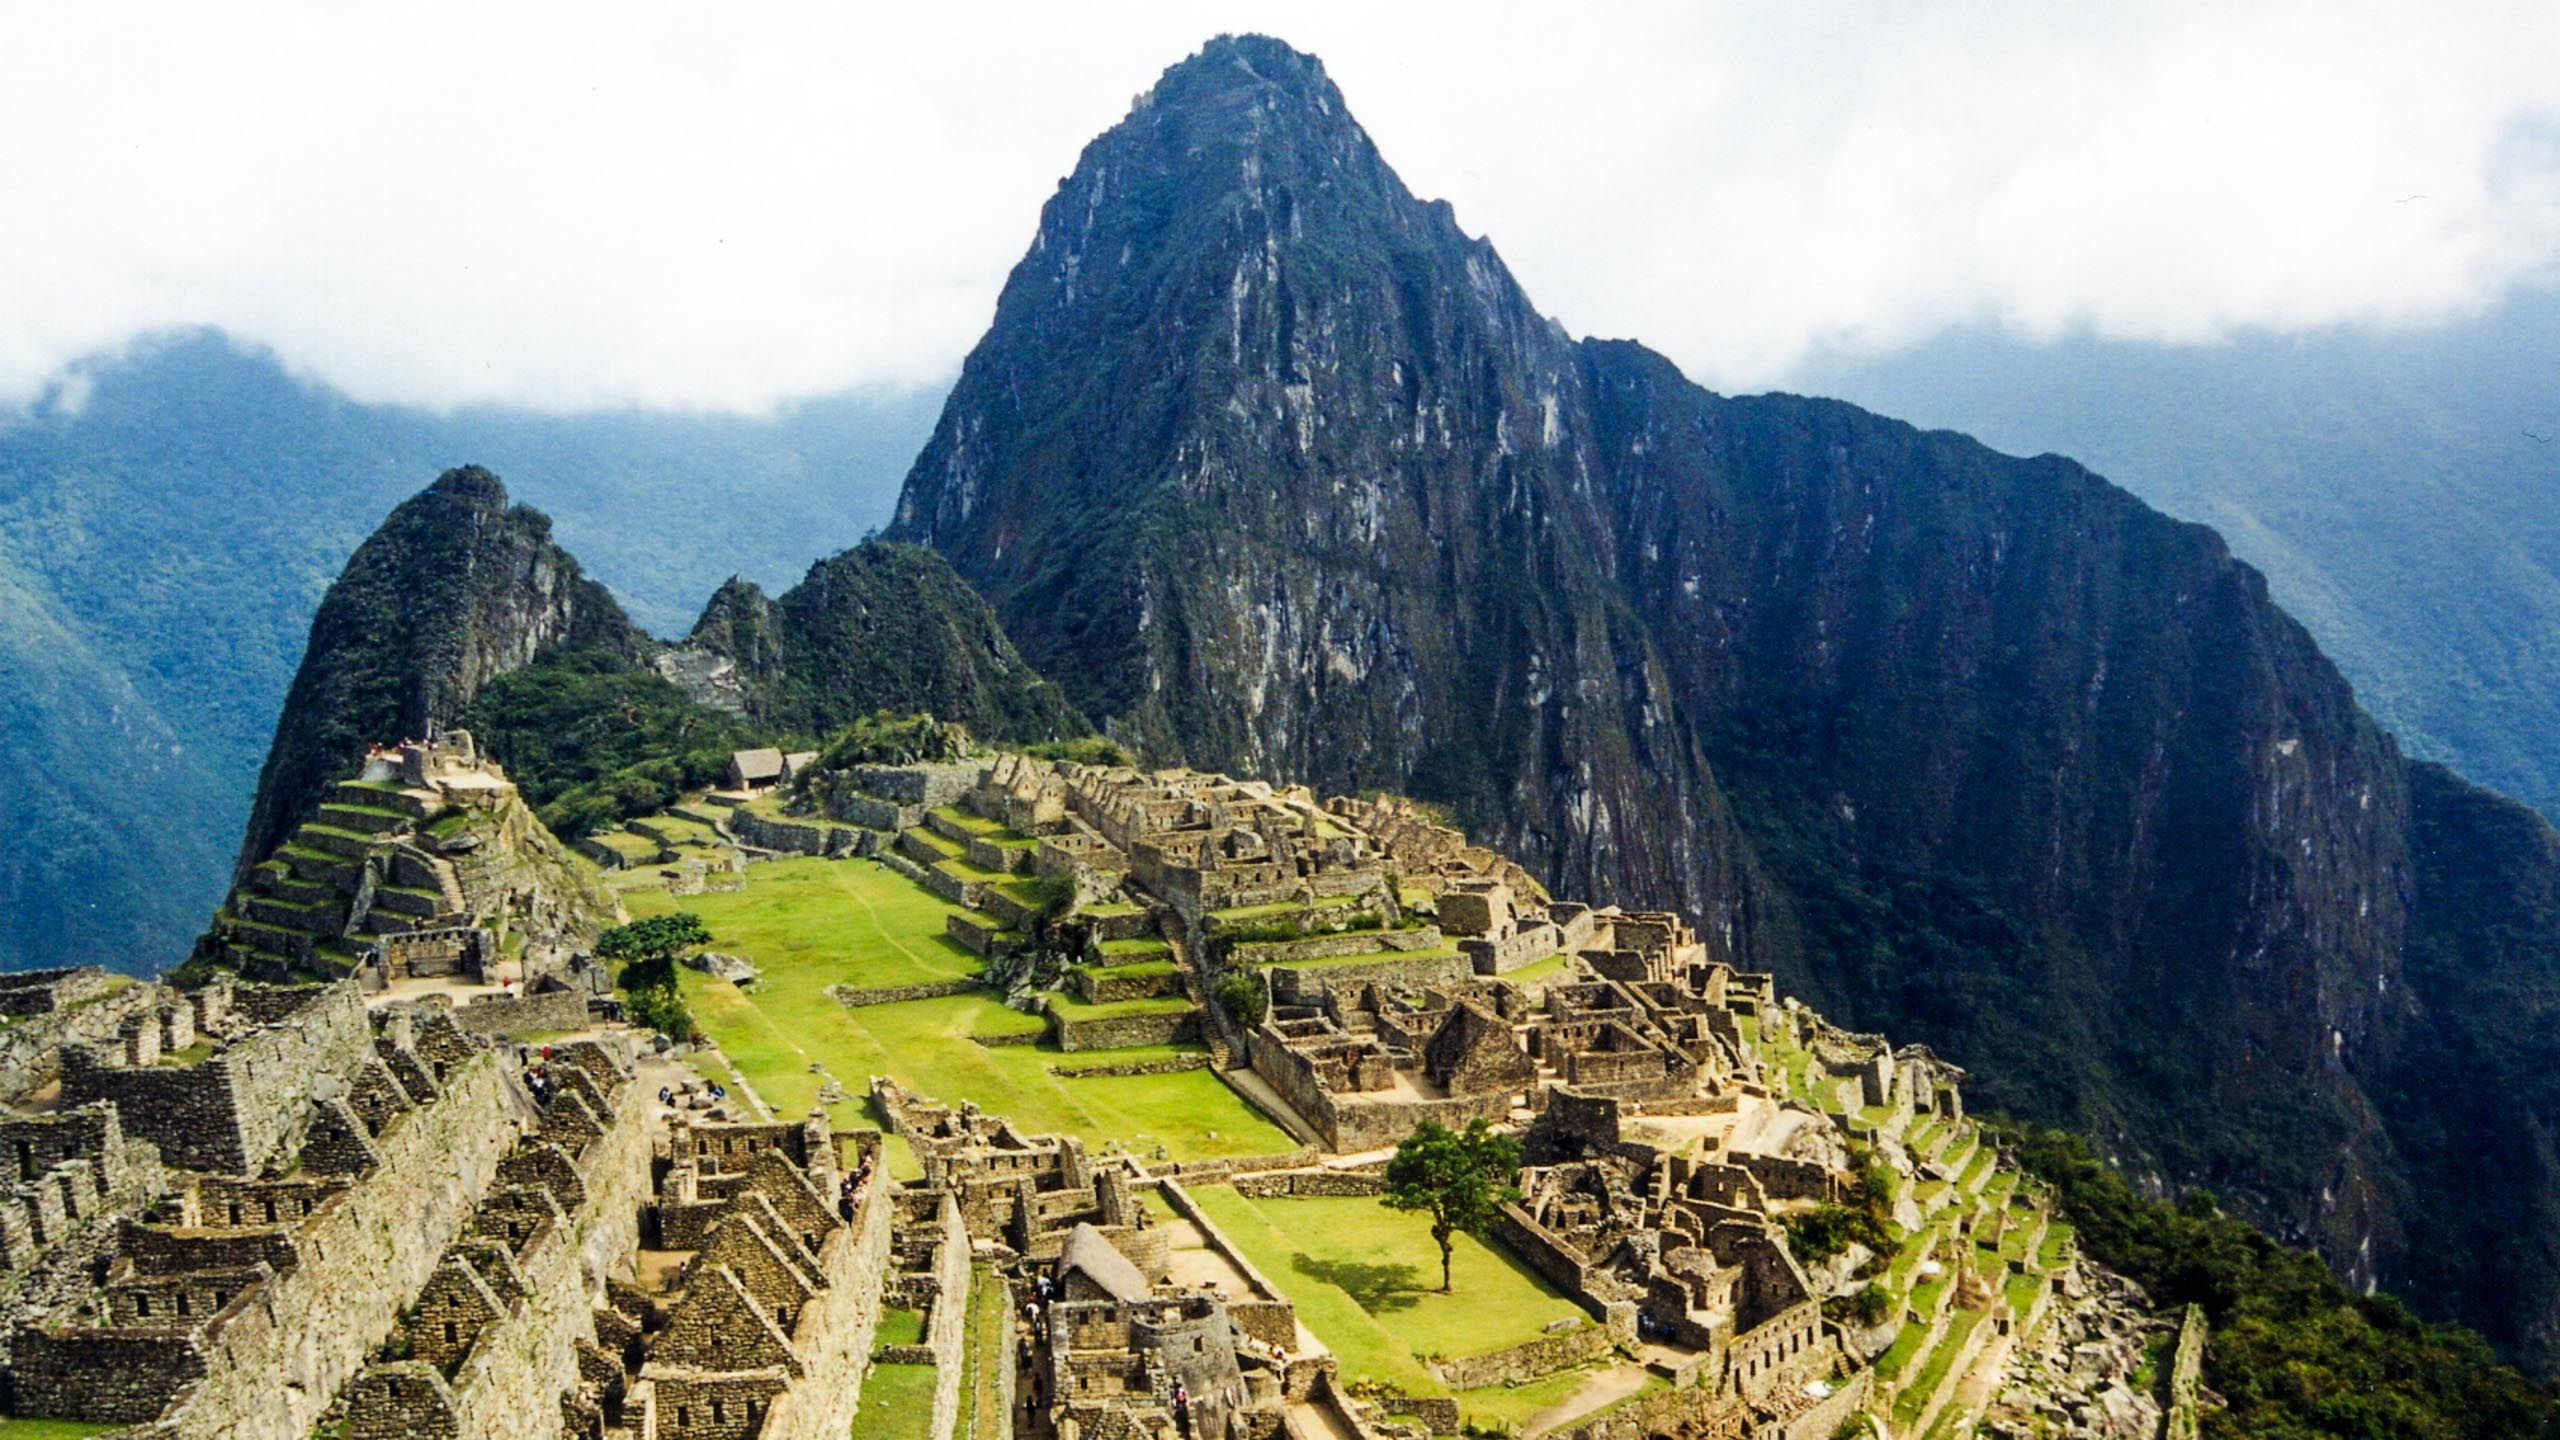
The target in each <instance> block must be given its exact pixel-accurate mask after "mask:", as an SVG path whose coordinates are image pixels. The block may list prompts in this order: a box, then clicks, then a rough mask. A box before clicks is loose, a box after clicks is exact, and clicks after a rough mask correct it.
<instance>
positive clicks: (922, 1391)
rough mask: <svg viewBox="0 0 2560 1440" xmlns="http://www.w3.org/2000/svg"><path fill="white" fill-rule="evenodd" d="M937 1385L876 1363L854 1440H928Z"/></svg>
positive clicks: (929, 1371) (928, 1372)
mask: <svg viewBox="0 0 2560 1440" xmlns="http://www.w3.org/2000/svg"><path fill="white" fill-rule="evenodd" d="M933 1389H934V1368H933V1367H932V1366H930V1365H874V1366H872V1367H871V1373H870V1374H869V1375H867V1376H865V1377H863V1381H862V1408H860V1409H859V1410H856V1411H855V1412H854V1414H853V1432H852V1440H925V1437H926V1436H927V1435H929V1434H931V1433H932V1431H933ZM0 1433H5V1432H0Z"/></svg>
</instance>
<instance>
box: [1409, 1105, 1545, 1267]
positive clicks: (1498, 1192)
mask: <svg viewBox="0 0 2560 1440" xmlns="http://www.w3.org/2000/svg"><path fill="white" fill-rule="evenodd" d="M1519 1173H1520V1142H1519V1141H1517V1140H1514V1139H1512V1138H1511V1137H1510V1136H1508V1135H1497V1134H1495V1133H1494V1131H1493V1127H1492V1126H1491V1125H1488V1124H1486V1123H1485V1121H1484V1119H1483V1117H1481V1116H1479V1117H1477V1118H1476V1119H1473V1120H1470V1121H1468V1122H1467V1128H1466V1129H1464V1130H1451V1129H1450V1128H1449V1127H1448V1126H1446V1125H1443V1124H1441V1123H1440V1122H1439V1121H1437V1120H1425V1121H1423V1122H1422V1124H1421V1125H1420V1126H1418V1127H1417V1128H1416V1129H1415V1130H1414V1132H1413V1133H1412V1134H1411V1135H1408V1136H1406V1137H1405V1139H1404V1143H1402V1144H1400V1145H1398V1146H1396V1154H1395V1158H1394V1159H1392V1160H1389V1161H1388V1162H1387V1193H1386V1194H1385V1195H1382V1196H1380V1197H1379V1199H1380V1201H1381V1202H1382V1203H1383V1204H1385V1205H1386V1206H1388V1207H1389V1208H1390V1209H1395V1210H1421V1211H1427V1212H1429V1214H1430V1216H1431V1240H1432V1243H1434V1244H1436V1245H1438V1246H1439V1247H1440V1293H1442V1294H1444V1295H1445V1294H1447V1293H1449V1257H1450V1253H1451V1245H1452V1241H1453V1239H1454V1237H1455V1236H1456V1235H1457V1233H1458V1232H1459V1231H1461V1230H1464V1231H1466V1232H1467V1233H1468V1234H1471V1235H1480V1234H1482V1233H1483V1232H1484V1229H1485V1227H1486V1226H1488V1225H1490V1224H1492V1223H1493V1216H1494V1212H1495V1211H1496V1209H1498V1208H1499V1207H1500V1206H1501V1205H1502V1204H1503V1203H1504V1202H1506V1201H1511V1200H1517V1199H1519V1198H1520V1192H1519V1191H1518V1190H1517V1189H1515V1188H1514V1187H1513V1186H1512V1184H1511V1179H1512V1177H1513V1176H1514V1175H1517V1174H1519Z"/></svg>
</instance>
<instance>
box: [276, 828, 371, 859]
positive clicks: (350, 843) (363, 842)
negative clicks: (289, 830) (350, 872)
mask: <svg viewBox="0 0 2560 1440" xmlns="http://www.w3.org/2000/svg"><path fill="white" fill-rule="evenodd" d="M293 838H294V840H295V842H296V843H297V844H302V845H308V846H310V847H311V848H312V849H314V850H326V851H328V852H329V853H330V854H332V855H336V856H339V857H341V858H343V859H348V860H362V859H363V858H364V857H365V854H366V852H368V851H370V850H372V849H373V837H372V836H371V835H368V834H366V833H365V832H363V831H361V830H345V829H341V828H339V827H338V826H335V825H323V824H320V823H319V822H318V821H313V822H311V823H309V824H307V825H304V826H303V827H302V828H301V829H299V830H296V831H294V832H293Z"/></svg>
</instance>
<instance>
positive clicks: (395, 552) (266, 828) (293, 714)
mask: <svg viewBox="0 0 2560 1440" xmlns="http://www.w3.org/2000/svg"><path fill="white" fill-rule="evenodd" d="M562 645H577V646H583V647H587V648H591V649H595V650H600V651H605V652H609V653H613V654H617V655H622V656H626V657H631V658H635V659H636V658H637V657H639V656H641V655H643V654H645V653H646V652H647V650H648V649H649V648H650V646H649V641H648V638H647V637H646V636H644V635H642V634H641V633H640V632H639V631H638V630H636V629H634V628H633V627H632V625H631V623H630V622H629V621H628V620H626V619H625V618H624V617H623V613H622V607H620V606H619V605H617V604H615V603H614V600H613V597H612V596H611V595H609V594H607V593H606V591H605V589H604V587H603V586H601V585H598V584H597V583H595V582H594V581H592V580H589V579H588V578H586V576H585V575H583V574H582V573H580V571H579V569H578V562H577V561H575V560H573V559H571V558H570V557H569V555H568V553H567V552H565V551H563V550H562V549H560V547H559V546H557V545H554V544H553V543H551V522H550V520H548V519H547V518H545V517H544V516H543V515H542V514H540V513H539V512H537V511H534V510H529V509H526V508H524V507H523V506H520V505H510V504H509V503H508V500H507V491H506V487H505V486H504V485H502V484H500V483H499V481H498V477H497V476H495V475H492V474H490V473H489V472H488V471H486V470H483V469H481V468H479V467H478V466H464V467H462V468H461V469H458V470H449V471H446V472H445V473H444V474H443V475H442V476H440V477H439V478H438V479H437V480H436V482H435V483H434V484H433V485H431V486H429V487H428V488H427V489H426V490H424V491H422V492H420V493H419V494H417V495H416V496H413V497H411V498H410V499H408V500H406V501H404V502H402V503H401V504H400V506H399V507H398V508H396V509H394V510H393V511H392V512H391V514H390V517H389V518H387V519H385V520H384V521H383V522H382V526H381V528H380V529H377V530H376V531H374V533H373V534H372V535H371V536H370V537H368V538H367V539H366V540H365V542H364V543H363V544H362V545H360V546H358V547H356V552H355V554H354V555H353V556H352V557H350V558H349V559H348V561H347V567H346V569H345V571H344V572H343V573H341V574H340V575H339V577H338V579H337V581H336V582H335V583H333V584H332V585H331V586H330V587H329V591H328V594H327V595H325V596H324V597H322V599H321V601H320V609H319V612H318V613H317V614H315V615H314V616H313V617H312V621H311V638H310V641H309V643H308V644H307V645H306V646H305V647H304V650H303V656H302V665H301V667H300V668H299V669H298V670H296V671H295V672H294V677H293V686H292V688H291V689H290V690H289V691H287V692H286V695H285V704H284V713H283V715H282V717H281V718H280V719H279V720H278V722H277V725H276V735H275V741H274V744H273V745H272V746H271V747H270V748H269V750H268V752H267V762H266V765H265V767H264V768H263V769H262V770H261V771H260V772H259V775H258V794H257V799H256V801H255V802H254V803H253V804H252V806H251V808H250V814H249V828H248V833H247V835H246V837H245V838H244V839H243V841H242V843H241V849H240V860H239V863H238V867H237V868H238V872H239V873H240V874H244V875H245V874H246V872H247V870H248V869H249V867H250V866H252V865H255V864H256V863H257V862H258V861H260V860H262V859H264V858H266V856H267V854H268V852H269V851H271V850H273V849H274V848H275V846H276V844H277V842H278V841H280V840H281V839H283V837H284V835H285V834H286V832H288V831H290V830H291V829H292V828H293V827H294V826H295V825H296V824H298V823H300V822H301V821H302V820H303V819H305V818H307V816H308V814H309V812H310V810H311V809H312V808H313V806H314V805H316V804H317V803H318V801H319V798H320V796H321V795H322V793H323V792H324V791H325V790H326V789H327V788H328V786H329V785H330V784H331V783H332V782H333V781H335V780H337V779H340V778H343V777H344V776H345V775H346V774H348V773H349V772H350V771H352V770H353V768H354V766H355V764H356V762H358V761H359V760H361V759H362V758H363V756H364V748H365V746H366V745H367V744H370V743H375V742H384V743H389V742H396V741H399V740H401V739H404V738H409V737H415V736H422V735H425V734H426V733H427V731H428V730H429V729H430V728H431V727H435V726H441V725H448V724H451V723H453V722H454V721H455V720H456V719H457V718H458V717H459V716H460V715H461V714H462V712H463V710H464V708H465V707H467V706H468V705H469V704H470V703H471V699H472V697H473V696H475V695H477V694H478V693H479V692H480V687H481V686H483V685H485V684H487V683H488V682H489V681H490V680H491V679H492V678H494V677H496V676H498V675H501V674H504V673H506V672H507V671H509V670H513V669H516V668H518V667H520V666H522V665H524V664H526V663H528V662H529V661H531V660H532V659H533V657H534V656H535V655H537V654H539V653H541V652H543V651H545V650H547V649H550V648H552V647H554V646H562Z"/></svg>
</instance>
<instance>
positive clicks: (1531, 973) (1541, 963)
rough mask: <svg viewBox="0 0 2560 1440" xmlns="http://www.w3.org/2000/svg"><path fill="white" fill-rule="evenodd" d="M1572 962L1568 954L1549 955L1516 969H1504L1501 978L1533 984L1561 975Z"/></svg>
mask: <svg viewBox="0 0 2560 1440" xmlns="http://www.w3.org/2000/svg"><path fill="white" fill-rule="evenodd" d="M1572 964H1573V960H1572V957H1570V956H1566V955H1550V956H1548V957H1547V958H1546V959H1544V960H1532V961H1530V962H1529V963H1528V964H1526V965H1523V966H1521V967H1520V968H1519V969H1517V970H1506V971H1504V972H1503V974H1502V978H1503V979H1505V980H1508V981H1510V982H1511V983H1512V984H1514V985H1535V984H1537V983H1538V982H1540V981H1542V980H1552V979H1554V978H1555V977H1557V976H1559V975H1562V974H1563V973H1565V970H1566V968H1567V967H1569V966H1571V965H1572Z"/></svg>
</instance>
